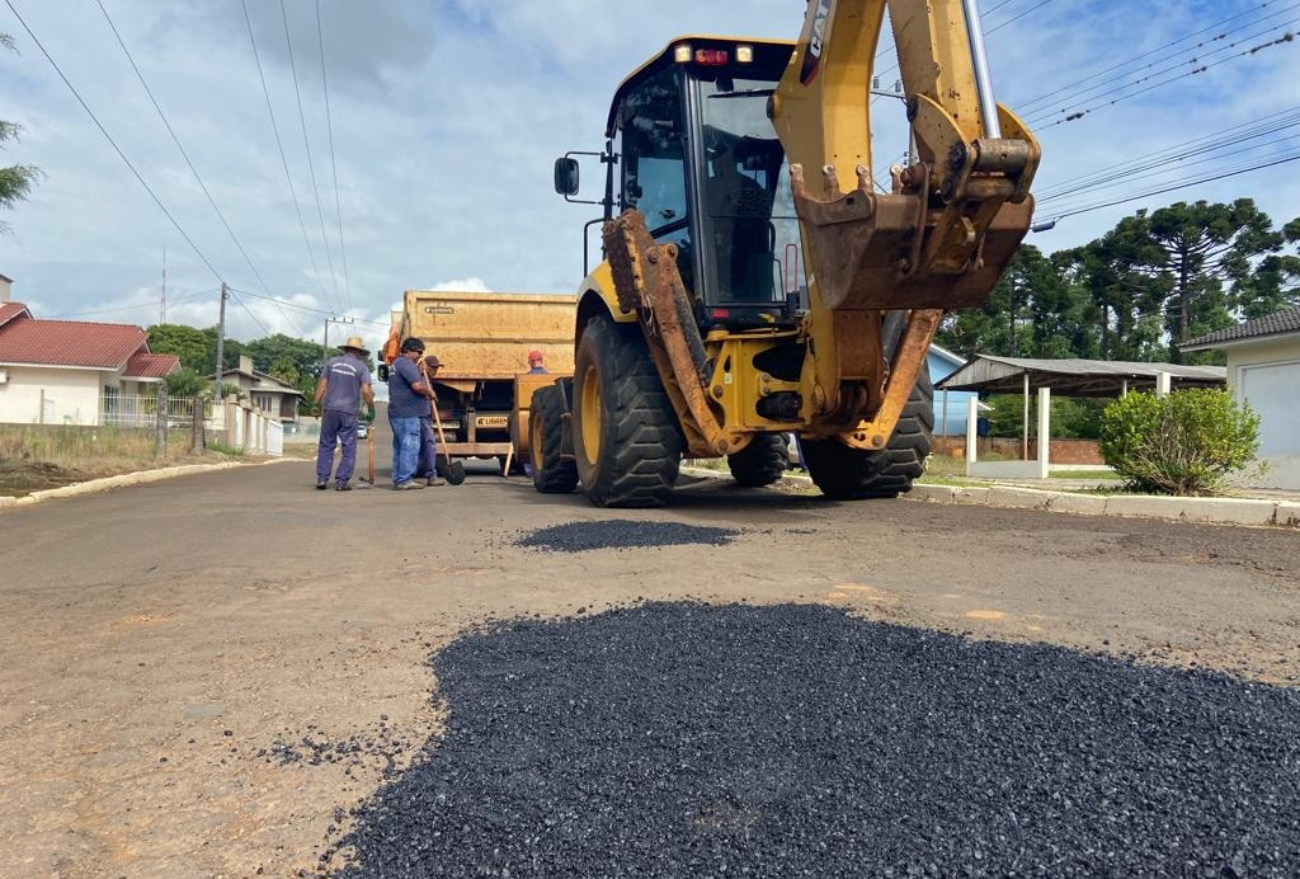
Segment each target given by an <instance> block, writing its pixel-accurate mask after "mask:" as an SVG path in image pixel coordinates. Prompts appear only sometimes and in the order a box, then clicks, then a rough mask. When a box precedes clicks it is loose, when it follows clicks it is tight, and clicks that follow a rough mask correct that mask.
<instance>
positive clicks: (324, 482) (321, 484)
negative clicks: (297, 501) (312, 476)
mask: <svg viewBox="0 0 1300 879" xmlns="http://www.w3.org/2000/svg"><path fill="white" fill-rule="evenodd" d="M329 487H330V481H329V480H328V479H322V480H320V481H319V482H317V483H316V490H317V491H324V490H325V489H327V488H329Z"/></svg>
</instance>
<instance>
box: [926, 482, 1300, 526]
mask: <svg viewBox="0 0 1300 879" xmlns="http://www.w3.org/2000/svg"><path fill="white" fill-rule="evenodd" d="M905 498H906V499H907V500H915V501H923V502H931V503H965V504H982V505H985V506H990V507H999V508H1002V509H1013V510H1014V509H1018V510H1045V511H1047V512H1052V513H1073V514H1075V515H1083V516H1126V517H1135V518H1144V519H1169V520H1173V521H1178V522H1201V523H1208V524H1214V525H1256V526H1258V525H1269V526H1281V527H1300V503H1295V502H1291V501H1270V500H1262V499H1254V498H1209V497H1204V498H1184V497H1156V496H1152V495H1137V494H1131V495H1087V494H1074V493H1071V492H1062V491H1047V490H1043V489H1037V488H1012V487H1009V486H1001V485H994V486H991V487H989V488H964V487H961V486H951V485H926V484H919V485H915V486H913V488H912V490H911V492H909V493H908V494H907V495H905Z"/></svg>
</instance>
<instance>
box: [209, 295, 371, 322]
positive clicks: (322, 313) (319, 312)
mask: <svg viewBox="0 0 1300 879" xmlns="http://www.w3.org/2000/svg"><path fill="white" fill-rule="evenodd" d="M235 292H236V293H238V294H240V295H241V296H248V297H251V298H253V299H265V298H266V297H265V296H262V295H260V294H258V293H253V292H250V291H248V290H236V291H235ZM280 304H281V305H283V306H284V307H285V308H291V309H293V310H295V311H301V312H302V313H303V314H312V315H319V316H322V317H329V318H337V317H338V312H335V311H326V310H325V309H322V308H312V307H311V306H310V305H299V304H298V303H296V302H281V303H280ZM349 320H351V321H353V322H354V323H359V324H371V325H372V326H376V327H384V328H387V327H389V326H390V324H387V323H384V322H382V321H377V320H369V319H367V318H364V317H349Z"/></svg>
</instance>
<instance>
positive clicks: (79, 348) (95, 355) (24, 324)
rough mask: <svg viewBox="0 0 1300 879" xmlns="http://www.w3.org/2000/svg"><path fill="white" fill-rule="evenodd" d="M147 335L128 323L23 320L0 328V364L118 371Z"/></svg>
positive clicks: (144, 342)
mask: <svg viewBox="0 0 1300 879" xmlns="http://www.w3.org/2000/svg"><path fill="white" fill-rule="evenodd" d="M148 338H149V337H148V335H147V334H146V333H145V331H144V330H142V329H140V328H139V327H133V326H130V325H128V324H96V323H87V322H84V321H71V320H36V319H34V318H24V319H22V320H11V321H10V322H9V323H7V324H3V325H0V363H31V364H41V365H45V366H81V367H85V368H88V369H120V368H121V367H122V366H123V364H125V363H126V361H127V359H128V358H129V357H130V356H131V355H132V354H135V353H136V352H137V351H140V350H142V349H143V350H144V351H148V350H149V349H148V346H147V342H148Z"/></svg>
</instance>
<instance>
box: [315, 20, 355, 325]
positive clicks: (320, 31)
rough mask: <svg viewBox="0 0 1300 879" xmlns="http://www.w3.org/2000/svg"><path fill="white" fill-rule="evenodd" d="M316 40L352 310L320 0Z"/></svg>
mask: <svg viewBox="0 0 1300 879" xmlns="http://www.w3.org/2000/svg"><path fill="white" fill-rule="evenodd" d="M316 38H317V40H318V41H319V43H320V83H321V90H322V91H323V92H324V93H325V126H326V130H328V131H329V137H330V169H331V170H332V171H333V173H334V214H335V216H336V217H337V219H338V223H339V256H340V258H341V259H342V261H343V291H344V293H345V294H346V295H347V303H348V310H349V311H350V310H351V309H352V279H351V278H350V277H349V276H348V247H347V244H346V243H345V242H344V239H343V204H342V201H341V200H340V198H339V165H338V160H337V159H336V158H335V156H334V118H333V116H332V115H331V114H330V83H329V77H328V76H326V74H325V30H324V28H322V27H321V16H320V0H316Z"/></svg>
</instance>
